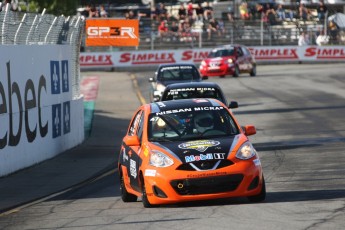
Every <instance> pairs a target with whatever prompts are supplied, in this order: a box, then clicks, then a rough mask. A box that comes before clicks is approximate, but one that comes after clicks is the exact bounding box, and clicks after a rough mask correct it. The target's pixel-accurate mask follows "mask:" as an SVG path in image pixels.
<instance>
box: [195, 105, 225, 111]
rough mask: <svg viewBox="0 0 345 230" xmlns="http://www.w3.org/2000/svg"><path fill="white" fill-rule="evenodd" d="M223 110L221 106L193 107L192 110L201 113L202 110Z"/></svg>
mask: <svg viewBox="0 0 345 230" xmlns="http://www.w3.org/2000/svg"><path fill="white" fill-rule="evenodd" d="M223 109H224V108H223V107H222V106H214V107H211V106H210V107H208V106H207V107H206V106H205V107H195V108H194V111H203V110H206V111H211V110H223Z"/></svg>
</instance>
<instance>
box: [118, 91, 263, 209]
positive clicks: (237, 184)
mask: <svg viewBox="0 0 345 230" xmlns="http://www.w3.org/2000/svg"><path fill="white" fill-rule="evenodd" d="M255 133H256V129H255V127H254V126H252V125H247V126H244V127H241V126H240V125H239V124H238V122H237V121H236V119H235V118H234V116H233V114H232V112H231V111H230V110H229V109H228V108H226V107H225V105H224V104H223V103H221V102H220V101H218V100H216V99H203V98H198V99H182V100H172V101H162V102H154V103H150V104H145V105H142V106H141V107H139V109H138V110H137V111H136V112H135V114H134V116H133V118H132V120H131V122H130V125H129V128H128V131H127V134H126V136H125V137H124V138H123V142H122V146H121V150H120V155H119V163H118V168H119V175H120V190H121V197H122V200H123V201H124V202H135V201H137V198H138V197H139V198H141V199H142V202H143V205H144V207H152V206H154V205H158V204H171V203H179V202H186V201H195V200H207V199H218V198H227V197H243V196H244V197H248V199H249V201H251V202H260V201H263V200H264V199H265V197H266V189H265V180H264V176H263V171H262V167H261V163H260V159H259V156H258V154H257V152H256V150H255V149H254V147H253V145H252V144H251V142H250V141H249V139H248V137H247V136H250V135H253V134H255Z"/></svg>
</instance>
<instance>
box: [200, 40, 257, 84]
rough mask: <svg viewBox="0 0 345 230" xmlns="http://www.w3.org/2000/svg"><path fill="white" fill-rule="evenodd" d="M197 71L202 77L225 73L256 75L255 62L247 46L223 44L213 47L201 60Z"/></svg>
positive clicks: (236, 75) (224, 74) (221, 75)
mask: <svg viewBox="0 0 345 230" xmlns="http://www.w3.org/2000/svg"><path fill="white" fill-rule="evenodd" d="M199 71H200V74H201V76H202V78H203V79H207V78H208V77H214V76H220V77H225V76H226V75H232V76H233V77H238V76H239V75H240V74H241V73H249V74H250V76H256V62H255V59H254V57H253V56H252V55H251V53H250V51H249V50H248V48H247V47H245V46H243V45H225V46H221V47H218V48H216V49H213V50H212V51H211V52H210V54H209V56H208V58H207V59H205V60H203V61H202V62H201V64H200V68H199Z"/></svg>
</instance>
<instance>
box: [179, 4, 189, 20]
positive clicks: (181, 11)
mask: <svg viewBox="0 0 345 230" xmlns="http://www.w3.org/2000/svg"><path fill="white" fill-rule="evenodd" d="M186 16H187V11H186V8H185V7H184V3H183V2H181V4H180V8H179V9H178V19H179V20H180V21H181V20H185V19H186Z"/></svg>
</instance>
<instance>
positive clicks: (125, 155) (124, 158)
mask: <svg viewBox="0 0 345 230" xmlns="http://www.w3.org/2000/svg"><path fill="white" fill-rule="evenodd" d="M122 160H123V161H124V162H125V161H128V155H127V153H126V149H125V148H123V151H122Z"/></svg>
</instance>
